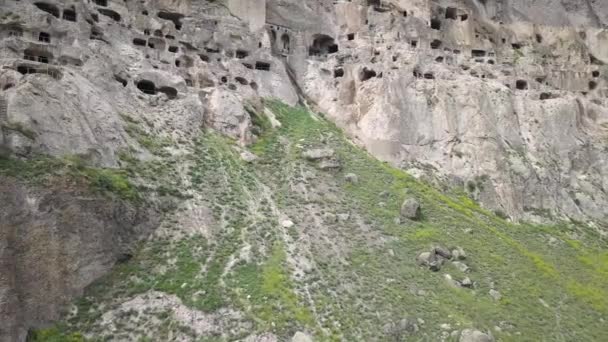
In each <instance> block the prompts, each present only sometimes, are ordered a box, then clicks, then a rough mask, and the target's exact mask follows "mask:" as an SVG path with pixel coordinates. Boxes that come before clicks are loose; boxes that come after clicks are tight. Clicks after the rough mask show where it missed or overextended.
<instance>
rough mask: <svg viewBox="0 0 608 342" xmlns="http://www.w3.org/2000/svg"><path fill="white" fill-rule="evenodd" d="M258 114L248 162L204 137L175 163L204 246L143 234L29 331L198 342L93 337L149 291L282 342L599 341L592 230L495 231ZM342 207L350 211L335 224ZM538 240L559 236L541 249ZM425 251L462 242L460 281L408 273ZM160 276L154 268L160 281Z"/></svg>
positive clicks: (329, 130)
mask: <svg viewBox="0 0 608 342" xmlns="http://www.w3.org/2000/svg"><path fill="white" fill-rule="evenodd" d="M267 105H268V106H269V108H270V109H272V110H273V112H275V114H276V115H277V118H278V119H279V120H280V121H281V122H282V124H283V125H282V127H281V128H278V129H275V130H267V131H266V132H265V133H264V135H263V137H262V139H260V141H259V142H258V143H257V144H256V145H254V146H252V147H251V149H252V151H254V152H255V153H256V154H257V155H258V156H259V160H258V161H256V162H255V163H253V164H246V163H244V162H243V161H241V160H240V159H239V157H238V155H237V153H236V152H235V151H234V149H233V148H232V146H231V144H232V143H231V142H230V141H228V140H227V139H224V138H221V137H219V136H217V135H215V134H214V133H208V134H206V135H205V136H204V137H202V138H201V140H200V141H198V142H196V143H195V144H194V145H193V148H192V154H191V155H189V156H187V157H184V158H185V159H184V160H181V161H179V162H182V163H185V164H188V165H189V172H188V176H189V177H190V185H189V186H188V188H187V189H181V190H182V191H190V192H191V193H192V192H194V193H200V194H204V195H205V196H204V198H205V199H204V203H205V205H207V206H209V207H210V208H211V209H212V212H213V216H214V218H215V222H216V227H215V229H214V232H215V233H214V237H213V239H212V241H207V239H204V238H202V237H189V238H185V239H181V240H180V239H177V240H171V241H169V240H163V239H162V238H155V239H152V240H151V241H150V242H148V243H147V244H146V245H145V246H143V247H142V250H141V251H140V253H138V255H137V256H136V257H135V258H134V259H133V260H131V261H130V262H128V263H126V264H123V265H121V266H120V267H118V268H117V269H116V270H115V272H113V273H112V274H110V275H109V276H108V277H106V278H104V279H102V280H100V281H99V282H97V283H96V284H95V285H94V286H92V287H91V288H90V289H89V290H88V291H87V295H86V296H85V297H84V298H83V299H81V300H80V301H79V302H78V305H79V307H80V310H79V314H78V315H76V316H74V317H71V318H70V319H69V320H67V321H66V322H64V323H63V324H61V325H60V326H59V327H60V329H55V330H52V329H51V330H45V331H41V332H40V338H39V340H52V338H57V336H65V335H62V334H63V333H64V332H74V331H82V332H85V333H87V334H88V335H89V336H93V339H108V338H109V339H112V338H115V337H120V336H121V335H122V336H123V338H126V337H132V336H139V337H141V338H142V339H143V340H145V338H150V337H151V336H150V334H152V332H154V335H152V336H155V337H159V336H161V337H162V336H165V337H168V336H174V335H175V334H180V333H184V334H190V335H189V336H192V337H191V338H192V339H196V340H202V341H206V340H209V339H210V337H203V336H197V337H195V336H194V334H193V333H192V332H189V331H188V329H187V327H183V326H179V324H176V323H175V322H174V321H173V320H172V318H171V315H170V313H165V314H164V315H162V320H161V322H162V324H161V325H162V326H163V327H162V329H157V328H158V327H157V328H152V327H146V326H145V325H141V326H140V328H127V325H124V326H123V329H122V330H121V329H118V331H115V332H113V333H111V334H109V333H108V332H107V331H104V329H103V327H102V326H101V324H100V319H99V317H100V315H101V314H102V313H103V312H104V311H106V310H108V309H109V308H113V307H115V306H117V305H119V304H120V302H121V301H124V300H126V299H128V298H131V297H132V296H133V295H135V294H137V293H143V292H145V291H147V290H150V289H154V290H158V291H163V292H167V293H171V294H175V295H177V296H178V297H180V298H181V299H182V300H183V302H184V304H186V305H187V306H189V307H192V308H194V309H198V310H201V311H205V312H216V311H217V309H219V308H221V307H232V308H234V309H236V310H240V311H242V312H244V313H245V317H246V320H248V321H250V322H252V326H251V328H250V329H248V331H243V330H240V331H239V332H237V333H235V334H231V335H230V334H227V335H226V336H224V338H227V339H232V338H237V337H243V336H246V335H247V334H248V333H251V332H253V331H258V332H266V331H272V332H274V333H275V334H277V335H279V336H280V337H282V338H288V337H289V336H291V335H292V334H293V333H294V332H295V331H297V330H306V331H308V332H310V333H312V334H314V335H315V336H316V338H317V339H318V340H348V341H352V340H365V341H370V340H383V341H384V340H390V339H394V340H400V339H402V338H405V334H401V333H400V332H391V333H390V334H388V335H387V334H385V332H383V329H382V327H383V326H384V325H386V324H387V323H389V322H397V321H399V320H400V319H402V318H405V317H415V318H421V319H423V320H424V322H425V323H424V324H419V326H420V331H418V332H417V333H415V334H414V335H412V338H414V339H415V340H430V341H434V340H438V339H439V338H440V336H441V329H440V327H439V325H441V324H444V323H445V324H449V325H451V327H452V329H462V328H465V327H474V328H477V329H480V330H493V334H494V336H495V337H497V338H498V339H500V340H504V341H524V340H525V341H542V340H547V341H573V340H581V341H603V340H608V330H607V329H605V325H604V323H603V318H604V317H606V313H607V312H608V252H607V249H606V243H605V242H604V241H601V239H599V238H598V237H597V236H596V235H594V234H593V233H591V230H590V229H588V228H585V227H576V226H573V225H566V224H563V225H558V226H551V227H549V226H535V225H529V224H522V225H515V224H511V223H508V222H506V221H504V220H503V219H501V218H498V217H496V216H495V215H494V214H492V213H489V212H487V211H485V210H483V209H481V208H480V207H479V206H478V205H476V204H475V203H474V202H472V201H471V200H470V199H469V198H467V197H466V196H464V195H463V194H459V193H451V194H442V193H440V192H438V191H437V190H435V189H434V188H432V187H431V186H429V185H426V184H424V183H421V182H419V181H416V180H415V179H413V178H412V177H410V176H408V175H407V174H405V173H404V172H402V171H400V170H397V169H395V168H392V167H390V166H388V165H386V164H384V163H382V162H379V161H377V160H375V159H373V158H372V157H370V156H369V155H367V154H366V153H365V152H364V151H362V150H361V149H360V148H358V147H356V146H353V145H352V144H350V143H349V142H348V141H347V139H345V138H344V136H343V135H342V133H341V132H340V131H339V130H338V129H337V128H336V127H335V126H333V125H332V124H331V123H328V122H327V121H325V120H323V119H319V118H317V119H315V118H313V117H312V116H311V115H310V114H309V113H308V112H307V111H306V110H304V109H301V108H289V107H287V106H285V105H282V104H280V103H277V102H270V103H268V104H267ZM326 146H328V147H331V148H333V149H335V150H336V153H337V155H338V156H339V158H340V160H341V162H342V165H343V168H342V170H341V171H335V172H325V171H319V170H317V169H316V167H315V165H314V163H310V162H307V161H305V160H303V159H302V158H301V157H300V156H301V151H302V150H304V149H306V148H312V147H326ZM346 173H355V174H357V175H358V178H359V182H358V183H357V184H350V183H348V182H346V181H345V180H344V175H345V174H346ZM298 189H299V190H298ZM406 194H407V196H415V197H417V198H418V199H419V200H420V201H421V203H422V207H423V215H424V217H423V219H422V220H421V221H420V222H407V223H402V224H399V223H396V220H395V218H396V217H398V212H399V206H400V204H401V202H402V200H403V198H404V197H405V196H406ZM339 213H349V214H350V216H349V218H347V219H343V220H334V219H332V218H333V217H334V216H335V214H339ZM177 215H179V213H177ZM284 216H287V217H289V218H290V219H292V220H293V221H294V222H295V226H294V227H293V228H282V227H280V224H279V222H280V220H281V219H280V217H284ZM328 217H329V219H328ZM174 225H175V226H174V227H172V229H175V230H179V229H180V227H179V226H178V225H177V224H174ZM550 237H555V238H556V239H557V240H554V242H553V243H552V244H550V243H549V239H550ZM434 244H442V245H445V246H448V247H452V246H461V247H462V248H464V250H465V251H466V252H467V259H466V261H465V262H466V263H467V265H468V266H470V267H471V271H470V272H469V273H467V274H466V275H465V274H462V273H461V272H460V271H459V270H457V269H456V268H455V267H453V266H451V265H446V266H445V267H444V268H443V269H442V270H441V271H440V272H437V273H433V272H430V271H429V270H426V269H423V268H420V267H418V266H416V264H415V261H414V259H415V256H416V254H417V253H419V252H421V251H425V250H428V249H429V247H430V246H432V245H434ZM244 246H249V247H251V257H250V258H249V259H238V257H235V256H237V255H238V254H239V250H241V249H242V248H243V247H244ZM300 256H306V257H308V258H309V259H310V260H311V264H312V265H313V266H312V267H311V268H310V269H307V270H306V272H305V274H304V275H301V276H298V277H295V276H294V274H295V273H296V270H295V268H294V265H296V264H297V263H294V262H293V259H297V258H298V257H300ZM235 258H236V259H237V260H236V261H237V262H235V263H230V261H231V260H233V259H235ZM169 259H171V263H169ZM159 266H166V271H163V272H159V271H157V270H158V269H163V267H159ZM446 273H449V274H450V275H452V276H453V277H454V278H455V279H462V278H463V277H465V276H468V277H470V278H471V279H472V280H473V281H475V282H476V287H475V289H474V290H471V289H463V288H455V287H452V286H449V285H448V284H447V282H446V281H445V280H444V278H443V277H444V274H446ZM492 283H493V285H494V287H495V289H496V290H498V291H500V293H501V294H502V299H501V300H499V301H494V300H493V299H492V298H491V297H490V296H489V294H488V291H489V290H490V288H491V284H492ZM184 284H185V285H184ZM203 290H204V291H205V293H204V295H201V291H203ZM495 326H501V327H502V328H503V329H502V331H494V327H495ZM449 331H451V330H448V332H449ZM43 334H46V335H48V336H46V335H45V337H44V338H43V337H42V336H43ZM213 339H214V340H222V337H220V336H217V337H213ZM59 340H61V339H59Z"/></svg>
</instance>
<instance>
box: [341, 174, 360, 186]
mask: <svg viewBox="0 0 608 342" xmlns="http://www.w3.org/2000/svg"><path fill="white" fill-rule="evenodd" d="M344 179H345V180H346V181H347V182H349V183H352V184H357V183H358V182H359V177H358V176H357V175H356V174H354V173H347V174H346V175H345V176H344Z"/></svg>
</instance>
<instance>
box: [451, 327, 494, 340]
mask: <svg viewBox="0 0 608 342" xmlns="http://www.w3.org/2000/svg"><path fill="white" fill-rule="evenodd" d="M458 341H459V342H493V341H494V338H493V337H492V336H491V335H488V334H485V333H482V332H481V331H479V330H473V329H464V330H463V331H462V332H461V333H460V339H459V340H458Z"/></svg>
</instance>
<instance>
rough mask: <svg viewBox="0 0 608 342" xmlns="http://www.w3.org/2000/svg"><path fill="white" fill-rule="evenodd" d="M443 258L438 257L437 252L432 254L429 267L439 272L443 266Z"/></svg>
mask: <svg viewBox="0 0 608 342" xmlns="http://www.w3.org/2000/svg"><path fill="white" fill-rule="evenodd" d="M443 260H444V259H443V258H441V257H437V255H435V254H431V258H430V260H429V269H430V270H431V271H433V272H437V271H439V270H440V269H441V266H443Z"/></svg>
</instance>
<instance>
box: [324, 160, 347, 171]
mask: <svg viewBox="0 0 608 342" xmlns="http://www.w3.org/2000/svg"><path fill="white" fill-rule="evenodd" d="M341 168H342V165H341V164H340V162H339V161H337V160H335V159H326V160H322V161H321V162H320V163H319V169H321V170H325V171H328V170H339V169H341Z"/></svg>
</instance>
